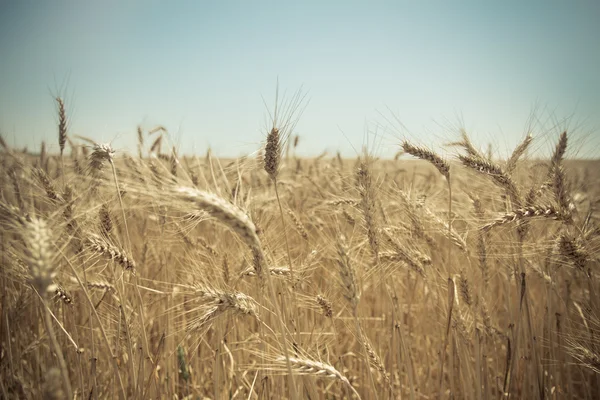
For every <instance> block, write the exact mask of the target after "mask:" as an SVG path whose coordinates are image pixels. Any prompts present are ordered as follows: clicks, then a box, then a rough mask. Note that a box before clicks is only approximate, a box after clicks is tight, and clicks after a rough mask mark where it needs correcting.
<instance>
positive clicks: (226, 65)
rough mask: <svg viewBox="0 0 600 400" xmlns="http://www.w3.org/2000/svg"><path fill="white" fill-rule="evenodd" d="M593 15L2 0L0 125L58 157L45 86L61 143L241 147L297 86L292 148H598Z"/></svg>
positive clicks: (555, 9) (386, 152)
mask: <svg viewBox="0 0 600 400" xmlns="http://www.w3.org/2000/svg"><path fill="white" fill-rule="evenodd" d="M598 20H600V2H598V1H587V2H583V1H582V2H578V1H573V2H567V1H527V2H522V1H502V2H485V1H484V2H481V1H471V2H469V1H456V2H448V1H439V2H435V1H414V2H413V1H411V2H405V1H368V2H367V1H364V2H355V1H302V2H288V1H277V2H267V1H253V2H250V1H213V2H208V1H206V2H205V1H189V2H186V1H152V0H147V1H125V2H123V1H119V2H112V1H102V2H93V1H59V0H56V1H34V2H32V1H6V0H0V133H1V134H2V136H3V137H4V138H5V140H6V141H7V142H8V143H9V144H11V145H12V146H15V147H19V148H21V147H25V146H27V147H28V148H29V149H30V150H31V151H37V150H38V149H39V146H40V143H41V142H42V141H46V144H47V146H48V148H50V149H51V150H53V151H58V139H57V120H58V117H57V115H56V104H55V102H54V97H55V96H57V95H60V96H62V97H64V98H65V102H66V107H67V113H68V115H69V134H70V136H71V137H74V136H75V135H81V136H85V137H89V138H91V139H93V140H95V141H98V142H110V143H112V145H113V147H114V148H116V149H117V150H118V151H129V152H132V153H135V152H136V143H137V135H136V129H137V126H138V125H139V126H141V127H142V128H143V129H144V130H145V131H146V130H149V129H151V128H153V127H155V126H157V125H162V126H164V127H165V128H167V129H168V131H169V139H170V142H171V143H172V144H173V145H174V146H175V147H176V148H177V149H178V152H179V154H193V153H197V154H204V153H205V152H206V150H207V148H209V147H210V148H211V149H212V151H213V153H214V154H216V155H218V156H224V157H225V156H227V157H229V156H238V155H242V154H250V153H252V152H255V151H256V150H257V149H259V148H260V146H261V143H262V142H263V141H264V139H265V137H266V134H267V129H268V126H269V110H273V107H274V103H275V89H276V87H277V85H278V86H279V92H280V98H281V97H282V96H284V95H286V96H287V97H288V98H289V97H290V96H291V95H292V94H293V93H295V92H296V91H298V90H299V89H300V88H302V91H303V93H305V94H306V97H305V99H306V101H305V107H303V108H302V110H303V112H302V114H301V115H300V118H299V120H298V123H297V125H296V127H295V131H294V134H298V135H299V144H298V149H297V151H298V153H299V154H300V155H305V156H310V155H318V154H320V153H322V152H323V151H327V152H329V153H330V154H331V155H334V154H335V153H336V152H337V151H338V150H339V151H341V153H342V154H343V155H345V156H354V155H356V154H357V153H358V152H360V151H361V148H362V147H364V146H367V147H368V148H369V150H370V151H371V152H372V153H374V154H376V155H378V156H381V157H386V156H390V155H393V154H395V153H396V152H397V151H398V149H399V147H398V145H399V143H400V141H401V140H403V139H409V140H411V141H414V142H416V143H418V144H422V145H426V146H431V147H433V148H436V149H439V148H440V146H442V145H444V144H445V143H448V142H452V141H453V140H456V138H457V135H458V133H459V130H460V128H465V129H466V131H467V133H468V134H469V135H470V136H471V137H472V139H473V141H474V142H475V143H476V144H477V145H478V146H479V147H481V148H482V149H487V147H488V144H491V146H492V151H493V152H494V154H495V155H496V156H498V157H506V156H507V154H510V150H509V149H510V148H512V147H514V146H515V145H516V144H517V143H518V142H519V141H520V140H521V139H522V138H523V137H524V135H526V134H527V133H532V134H533V135H534V138H536V139H537V140H536V141H535V142H534V143H536V145H535V146H534V148H532V151H533V152H534V154H541V155H544V154H548V153H549V152H551V151H552V148H553V146H554V143H555V141H556V138H557V137H558V135H559V133H560V130H561V129H568V131H569V133H570V134H571V141H570V143H571V148H570V153H569V155H570V156H571V157H580V158H598V157H600V44H599V43H600V24H599V23H598ZM150 140H151V139H148V138H146V142H149V141H150ZM451 151H453V150H452V149H448V148H445V150H444V152H451ZM445 154H446V153H445Z"/></svg>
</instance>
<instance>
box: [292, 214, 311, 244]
mask: <svg viewBox="0 0 600 400" xmlns="http://www.w3.org/2000/svg"><path fill="white" fill-rule="evenodd" d="M287 213H288V215H289V216H290V218H291V219H292V222H293V223H294V225H295V226H296V230H297V231H298V233H299V234H300V236H302V239H304V240H306V241H308V232H307V231H306V228H305V227H304V224H303V223H302V221H300V218H298V216H297V215H296V213H294V211H292V209H290V208H288V210H287Z"/></svg>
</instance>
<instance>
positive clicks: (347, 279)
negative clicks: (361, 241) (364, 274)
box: [337, 235, 360, 310]
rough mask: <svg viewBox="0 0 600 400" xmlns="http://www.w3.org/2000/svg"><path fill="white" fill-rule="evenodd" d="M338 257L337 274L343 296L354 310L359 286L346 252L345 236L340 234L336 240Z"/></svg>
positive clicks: (358, 298)
mask: <svg viewBox="0 0 600 400" xmlns="http://www.w3.org/2000/svg"><path fill="white" fill-rule="evenodd" d="M337 251H338V258H337V263H338V266H339V275H340V278H341V279H342V287H343V289H344V297H345V298H346V300H348V302H350V304H351V305H352V308H353V309H354V310H356V308H357V307H358V302H359V300H360V288H359V285H358V282H357V280H356V272H355V270H354V266H353V265H352V262H351V261H350V256H349V254H348V251H349V250H348V245H347V244H346V238H345V237H344V236H343V235H341V236H340V237H339V238H338V241H337Z"/></svg>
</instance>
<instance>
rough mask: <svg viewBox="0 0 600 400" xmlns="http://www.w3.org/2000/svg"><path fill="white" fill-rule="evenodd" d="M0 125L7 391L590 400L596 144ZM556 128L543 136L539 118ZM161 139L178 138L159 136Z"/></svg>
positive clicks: (593, 391)
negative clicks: (536, 146) (309, 150)
mask: <svg viewBox="0 0 600 400" xmlns="http://www.w3.org/2000/svg"><path fill="white" fill-rule="evenodd" d="M58 107H59V111H60V112H59V127H58V129H59V140H58V143H59V148H60V154H58V153H57V154H50V153H49V152H47V151H46V145H45V144H42V149H41V152H39V153H38V154H32V153H27V152H24V151H19V150H16V149H13V148H11V147H10V146H9V145H7V144H6V143H5V142H4V141H2V145H3V146H2V148H3V150H2V153H1V155H0V157H1V162H2V173H1V174H0V179H1V185H0V189H1V199H0V223H1V225H2V231H1V233H0V234H1V236H2V240H1V243H2V270H1V271H2V273H1V285H2V300H1V310H2V312H1V322H0V346H1V349H0V350H1V354H0V357H1V360H0V374H1V379H0V383H1V387H0V389H1V391H0V395H1V397H2V398H4V399H13V398H15V399H16V398H44V399H64V398H77V399H113V398H114V399H284V398H287V399H336V398H337V399H341V398H348V399H350V398H354V399H359V398H360V399H391V398H394V399H410V400H417V399H448V398H451V399H501V398H513V399H572V398H573V399H574V398H577V399H595V398H599V397H600V375H599V373H600V341H599V340H600V336H599V335H600V319H599V318H600V316H599V314H598V312H599V311H600V299H599V298H598V294H597V291H598V290H600V287H599V285H598V274H599V271H597V270H598V261H599V258H598V256H599V255H600V250H599V249H600V247H599V246H600V240H599V233H600V232H599V227H598V219H599V217H600V214H599V213H598V205H599V201H600V174H599V173H598V171H600V163H599V162H597V161H576V160H571V159H569V157H568V156H569V145H568V144H569V137H570V136H569V133H568V132H560V131H558V132H556V134H555V135H554V137H553V139H552V140H553V141H554V142H553V143H552V146H553V148H555V150H554V151H553V154H552V156H551V157H550V158H548V159H545V160H538V159H534V158H533V157H528V148H529V147H530V144H531V143H532V142H535V140H536V139H535V138H534V137H531V136H527V137H525V138H524V139H523V142H522V143H521V144H520V145H519V146H518V147H517V148H516V149H515V151H514V152H513V153H512V155H511V156H510V157H509V158H507V159H503V160H501V159H497V158H494V157H491V156H490V155H488V154H486V153H483V152H481V151H479V150H478V148H477V146H476V145H474V144H472V143H471V141H470V140H469V137H468V136H467V135H466V134H462V136H461V135H459V138H458V141H457V142H456V143H454V144H453V147H452V149H451V154H453V156H452V157H448V158H446V159H444V158H441V157H440V156H439V155H438V154H437V153H436V152H435V149H427V148H424V147H420V146H419V145H418V143H410V142H399V143H397V145H398V149H400V150H401V151H402V154H399V157H397V159H394V160H384V159H376V158H375V157H373V156H372V155H369V154H368V153H367V152H365V153H364V154H362V155H361V156H360V157H357V158H356V159H346V158H342V157H340V156H339V155H338V156H337V157H336V156H333V157H332V156H328V155H323V156H320V157H316V158H312V159H303V158H298V157H296V156H295V154H296V153H295V148H296V146H297V145H298V137H297V136H293V135H292V131H291V129H290V128H291V126H290V125H286V123H285V120H284V121H283V123H281V124H278V123H277V121H276V120H275V123H274V125H273V128H272V129H271V130H270V131H269V132H267V133H268V135H267V138H266V141H265V145H264V147H263V148H262V149H257V152H256V153H255V154H253V155H251V156H248V157H242V158H239V159H234V160H225V159H218V158H215V157H213V156H212V155H211V153H210V152H208V153H207V154H206V155H205V156H201V157H197V156H190V155H181V156H179V155H178V154H177V152H176V150H175V149H174V148H173V149H170V146H168V145H167V142H168V135H167V132H166V130H165V129H164V128H162V127H159V128H157V129H153V130H150V131H142V129H139V130H138V141H139V148H138V152H137V154H127V153H119V152H115V151H114V150H113V149H112V148H111V147H110V145H107V144H98V143H94V142H93V141H89V140H88V141H86V140H85V138H83V139H82V138H76V137H70V135H69V134H68V132H67V124H66V119H67V116H66V112H65V107H64V104H63V103H62V101H59V103H58ZM545 140H546V139H545ZM167 147H169V149H167Z"/></svg>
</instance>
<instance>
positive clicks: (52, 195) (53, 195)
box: [33, 168, 64, 203]
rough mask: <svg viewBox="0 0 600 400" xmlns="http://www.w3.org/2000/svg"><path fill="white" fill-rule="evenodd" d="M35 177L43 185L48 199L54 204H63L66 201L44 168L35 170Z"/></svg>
mask: <svg viewBox="0 0 600 400" xmlns="http://www.w3.org/2000/svg"><path fill="white" fill-rule="evenodd" d="M33 176H34V177H35V178H36V179H37V180H38V181H39V182H40V183H41V184H42V187H43V188H44V190H45V191H46V195H47V196H48V198H49V199H50V200H52V201H54V202H57V203H62V202H63V201H64V200H63V198H62V197H61V195H60V194H58V192H57V191H56V188H55V187H54V184H53V183H52V181H50V178H49V177H48V175H47V174H46V171H44V170H43V169H42V168H34V170H33Z"/></svg>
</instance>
